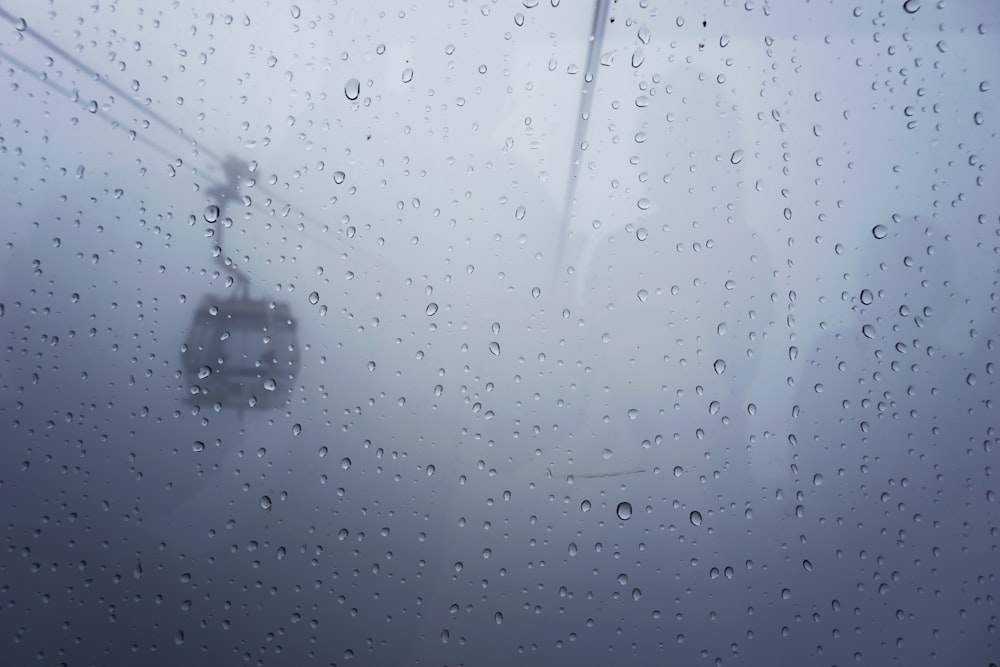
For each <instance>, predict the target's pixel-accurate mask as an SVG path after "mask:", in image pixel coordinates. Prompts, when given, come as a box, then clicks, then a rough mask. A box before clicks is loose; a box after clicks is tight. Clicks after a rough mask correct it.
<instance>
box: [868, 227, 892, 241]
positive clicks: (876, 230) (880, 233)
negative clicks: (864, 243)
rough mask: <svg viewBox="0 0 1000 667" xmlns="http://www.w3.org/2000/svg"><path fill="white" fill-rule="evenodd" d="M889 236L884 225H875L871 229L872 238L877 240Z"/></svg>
mask: <svg viewBox="0 0 1000 667" xmlns="http://www.w3.org/2000/svg"><path fill="white" fill-rule="evenodd" d="M888 234H889V228H888V227H886V226H885V225H875V226H874V227H872V236H874V237H875V238H877V239H884V238H885V237H886V236H887V235H888Z"/></svg>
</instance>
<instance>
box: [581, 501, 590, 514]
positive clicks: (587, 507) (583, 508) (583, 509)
mask: <svg viewBox="0 0 1000 667" xmlns="http://www.w3.org/2000/svg"><path fill="white" fill-rule="evenodd" d="M580 511H581V512H589V511H590V501H589V500H584V501H583V502H582V503H580Z"/></svg>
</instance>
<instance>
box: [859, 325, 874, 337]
mask: <svg viewBox="0 0 1000 667" xmlns="http://www.w3.org/2000/svg"><path fill="white" fill-rule="evenodd" d="M861 333H862V335H863V336H864V337H865V338H870V339H872V340H875V327H874V326H872V325H871V324H865V325H863V326H862V327H861Z"/></svg>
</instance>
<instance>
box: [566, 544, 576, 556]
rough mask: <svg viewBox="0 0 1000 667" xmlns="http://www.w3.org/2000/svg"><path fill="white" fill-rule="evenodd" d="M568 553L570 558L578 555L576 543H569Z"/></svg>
mask: <svg viewBox="0 0 1000 667" xmlns="http://www.w3.org/2000/svg"><path fill="white" fill-rule="evenodd" d="M568 551H569V555H570V556H575V555H576V553H577V548H576V542H570V543H569V549H568Z"/></svg>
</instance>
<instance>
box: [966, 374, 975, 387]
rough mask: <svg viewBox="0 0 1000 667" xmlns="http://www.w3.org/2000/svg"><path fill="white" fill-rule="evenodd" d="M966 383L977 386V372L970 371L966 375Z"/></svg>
mask: <svg viewBox="0 0 1000 667" xmlns="http://www.w3.org/2000/svg"><path fill="white" fill-rule="evenodd" d="M965 384H967V385H969V386H970V387H974V386H976V374H975V373H969V374H968V375H966V376H965Z"/></svg>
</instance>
